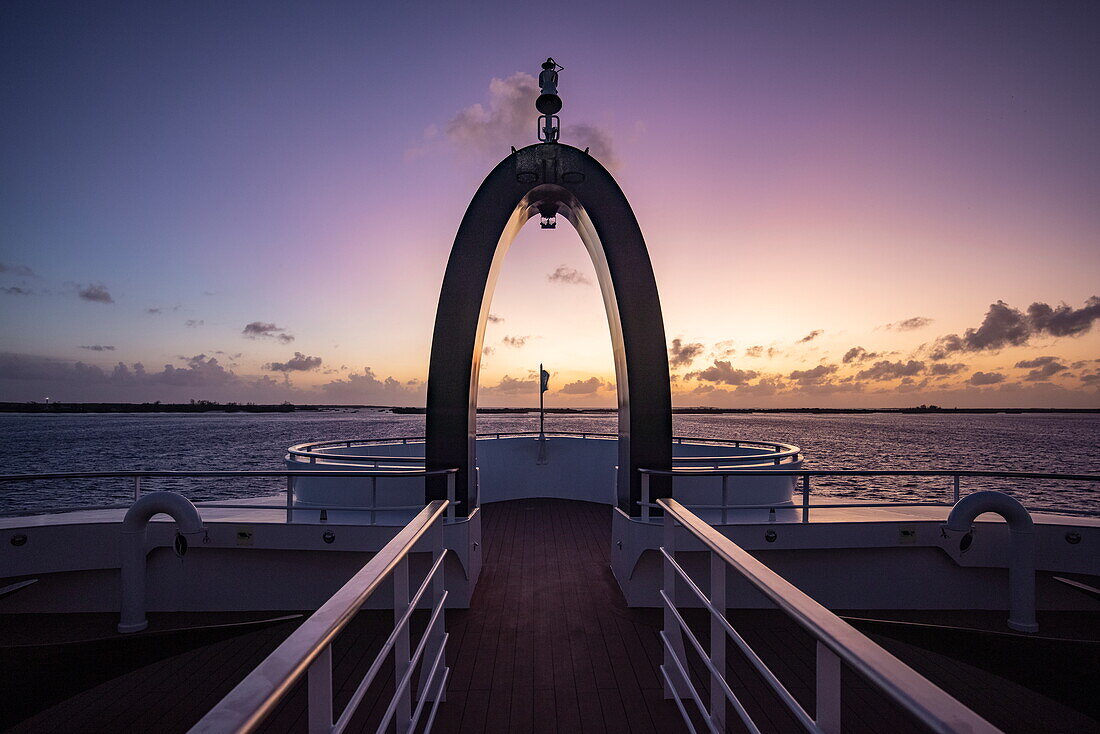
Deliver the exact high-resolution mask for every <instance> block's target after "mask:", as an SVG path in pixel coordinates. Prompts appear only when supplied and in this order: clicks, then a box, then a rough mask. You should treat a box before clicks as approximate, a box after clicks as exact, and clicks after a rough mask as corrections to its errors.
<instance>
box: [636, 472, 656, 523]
mask: <svg viewBox="0 0 1100 734" xmlns="http://www.w3.org/2000/svg"><path fill="white" fill-rule="evenodd" d="M641 499H642V501H641V503H640V505H641V506H640V507H639V508H638V509H639V510H640V511H641V513H640V514H641V516H642V519H643V520H645V521H646V522H649V515H650V512H649V505H650V503H651V502H652V501H653V500H652V499H650V497H649V475H648V474H646V473H645V472H643V473H642V498H641Z"/></svg>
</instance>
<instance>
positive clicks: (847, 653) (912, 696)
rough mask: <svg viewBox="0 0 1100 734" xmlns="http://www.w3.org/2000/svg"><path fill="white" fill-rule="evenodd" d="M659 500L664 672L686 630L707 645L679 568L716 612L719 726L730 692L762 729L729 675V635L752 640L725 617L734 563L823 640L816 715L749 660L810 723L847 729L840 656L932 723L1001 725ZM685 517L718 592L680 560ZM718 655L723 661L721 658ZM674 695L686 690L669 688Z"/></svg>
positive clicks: (711, 665) (713, 720)
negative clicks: (688, 616)
mask: <svg viewBox="0 0 1100 734" xmlns="http://www.w3.org/2000/svg"><path fill="white" fill-rule="evenodd" d="M657 504H658V505H659V506H660V507H661V509H662V510H664V511H665V546H664V547H663V548H662V552H663V554H664V558H665V581H664V586H665V588H664V591H663V592H662V597H663V598H664V600H665V634H666V637H667V636H671V639H668V640H666V646H665V650H666V653H665V660H666V663H665V665H664V666H662V672H663V673H664V675H665V676H666V680H669V679H671V678H672V677H673V676H672V671H673V670H678V669H679V668H680V667H681V666H682V665H683V664H682V663H681V662H680V661H681V660H684V659H685V658H684V657H683V655H684V649H683V637H682V635H684V634H686V635H687V637H688V639H689V640H690V641H691V642H692V643H693V645H694V646H696V648H697V650H699V651H701V650H702V647H701V645H700V644H699V642H698V640H697V639H696V638H695V637H694V635H693V633H692V632H691V630H690V629H688V628H687V625H686V624H684V623H683V618H682V617H680V615H679V614H678V613H677V612H676V608H675V607H676V599H675V586H676V584H675V576H679V577H680V578H683V579H684V580H685V581H686V582H687V583H688V586H689V588H692V589H693V591H694V592H695V593H696V594H697V595H698V596H699V599H700V601H701V602H702V603H703V605H704V607H705V608H706V609H707V610H708V611H709V612H710V614H711V618H712V624H711V645H712V648H711V652H710V655H709V657H708V656H707V655H702V657H703V660H704V664H706V667H707V668H708V670H709V672H710V674H711V706H710V713H709V715H708V716H706V717H705V718H706V721H707V724H708V727H709V728H710V729H711V731H720V730H721V729H722V727H723V725H724V721H723V720H722V717H723V716H724V712H725V708H724V706H725V702H724V700H722V699H723V698H724V699H726V700H729V701H730V703H731V704H733V706H734V709H735V710H737V711H738V714H739V715H742V718H743V720H745V723H746V725H747V726H749V728H750V730H752V729H755V725H754V724H752V722H751V720H747V714H742V712H743V711H744V709H743V708H741V707H740V704H739V702H737V701H736V697H735V696H733V694H732V692H731V691H730V689H729V688H728V686H727V685H726V684H725V681H724V675H725V662H724V661H725V644H726V638H727V636H729V637H732V638H733V639H734V641H735V642H737V643H738V645H739V646H742V643H744V640H743V639H742V638H741V637H740V635H737V633H736V631H735V630H734V629H733V627H732V626H731V625H729V623H728V621H727V620H726V618H725V608H726V599H725V593H724V591H725V576H726V573H727V571H728V569H730V568H732V569H734V570H735V571H737V572H738V573H739V574H740V575H741V576H742V577H743V578H744V579H745V580H746V581H748V582H749V583H750V584H751V585H752V586H754V587H755V588H756V589H758V590H759V591H761V592H762V593H763V594H764V595H765V596H766V597H768V599H770V600H771V601H772V602H774V603H775V605H776V606H777V607H778V608H779V609H780V611H782V612H783V613H784V614H786V615H787V616H788V617H790V618H791V619H793V620H794V621H795V622H797V623H798V624H799V626H801V627H802V628H803V629H805V630H806V631H807V632H809V633H810V634H811V635H812V636H813V637H814V638H815V639H816V640H817V643H818V644H817V654H818V660H817V695H816V699H817V715H816V718H814V719H811V718H810V716H809V714H808V713H807V712H805V711H804V710H803V709H802V708H801V706H798V704H797V702H795V701H794V699H793V697H791V696H790V694H789V693H788V692H787V691H786V690H785V689H784V688H783V687H782V685H778V687H777V684H778V683H779V682H778V679H776V678H775V676H774V674H772V672H771V671H770V670H769V669H767V666H765V665H764V663H763V661H761V660H760V659H759V658H758V657H757V656H756V655H755V654H752V655H749V656H747V657H748V659H749V662H751V663H752V664H753V665H754V667H756V668H757V670H759V671H760V672H761V674H762V675H763V676H764V679H765V681H766V682H767V683H768V684H769V685H770V686H771V687H772V689H773V690H775V692H776V694H777V695H778V696H779V697H780V700H782V701H783V702H784V703H785V704H786V705H787V707H788V708H790V710H791V712H792V713H793V714H794V715H795V717H796V718H797V719H799V721H800V722H801V723H802V724H803V726H804V727H805V728H806V729H807V730H809V731H823V732H835V731H840V663H841V662H843V663H845V664H847V665H848V666H849V667H850V668H852V669H853V670H854V671H855V672H857V673H858V674H859V675H861V676H862V677H863V678H865V679H866V680H867V681H869V682H870V683H871V684H872V685H873V686H875V687H876V688H878V689H879V690H880V691H882V692H883V693H884V694H885V695H886V696H887V697H888V698H890V699H891V700H892V701H894V702H895V703H897V704H898V705H899V706H901V707H902V708H904V709H905V710H906V711H908V712H909V713H911V714H912V715H913V716H915V717H916V718H917V720H918V721H920V722H921V723H922V724H923V725H925V726H926V727H928V728H929V729H930V730H932V731H935V732H943V733H944V734H953V733H954V732H961V731H965V732H973V733H977V732H997V731H999V730H998V729H997V728H996V727H994V726H993V725H992V724H990V723H989V722H987V721H986V720H985V719H983V718H982V717H980V716H978V715H977V714H976V713H974V712H973V711H971V710H970V709H968V708H967V707H966V706H964V705H963V704H961V703H959V702H958V701H957V700H956V699H954V698H953V697H951V696H950V695H948V694H947V693H946V692H944V691H943V690H942V689H940V688H939V687H937V686H936V685H934V684H933V683H931V682H930V681H929V680H928V679H927V678H925V677H923V676H922V675H920V674H919V673H917V672H916V671H915V670H913V669H912V668H910V667H909V666H908V665H906V664H905V663H903V662H902V661H900V660H898V659H897V658H896V657H894V656H893V655H891V654H890V653H889V652H887V651H886V650H884V649H883V648H882V647H880V646H879V645H877V644H875V643H874V642H872V641H871V640H870V639H869V638H868V637H867V636H866V635H864V634H863V633H861V632H859V631H858V630H856V629H855V628H854V627H852V626H851V625H849V624H848V623H847V622H845V621H843V620H842V619H840V618H839V617H837V616H836V615H835V614H833V613H832V612H830V611H829V610H828V609H826V608H825V607H823V606H822V605H821V604H819V603H818V602H816V601H814V600H813V599H811V598H810V597H809V596H807V595H806V594H805V593H804V592H802V591H800V590H799V589H798V588H796V587H795V586H794V585H793V584H791V583H790V582H789V581H787V580H786V579H784V578H783V577H782V576H780V575H779V574H777V573H776V572H775V571H772V570H771V569H770V568H768V567H767V566H765V565H764V564H763V563H761V562H760V561H758V560H757V559H755V558H753V557H752V556H751V555H749V553H747V552H746V551H745V550H744V549H742V548H741V547H740V546H738V545H737V544H736V543H734V542H733V541H731V540H730V539H729V538H727V537H725V536H724V535H722V534H721V533H719V532H718V531H717V530H715V529H714V528H713V527H711V526H710V525H708V524H707V523H705V522H703V520H701V519H699V518H698V517H697V516H696V515H694V514H692V513H691V512H690V511H689V510H688V509H687V508H685V507H684V506H683V505H681V504H680V503H679V502H677V501H676V500H674V499H659V500H657ZM677 524H679V525H680V526H682V527H683V528H685V529H686V530H687V531H688V532H689V533H691V534H692V535H693V536H694V537H695V538H697V539H698V540H699V541H700V542H702V543H703V545H704V546H706V547H707V549H708V550H709V551H710V552H711V553H712V554H713V555H712V557H711V558H712V562H711V580H712V589H713V590H712V595H711V597H710V598H708V597H706V596H704V595H703V592H702V591H701V590H699V588H698V587H697V586H696V585H695V584H694V582H693V581H692V580H691V579H690V577H688V575H687V573H686V572H685V571H684V570H683V568H682V567H680V565H679V564H678V563H676V561H675V558H674V554H675V527H676V525H677ZM742 649H744V648H742ZM718 662H720V663H721V664H720V665H718V664H717V663H718ZM678 677H679V679H680V680H679V681H678V682H679V683H683V684H684V685H685V688H686V689H687V692H688V694H689V695H690V697H691V698H692V699H694V700H695V703H696V705H697V706H699V707H700V708H703V702H702V700H701V698H700V697H699V695H698V692H697V691H696V690H695V687H694V685H693V684H692V683H691V680H690V679H687V678H684V677H683V676H678ZM719 677H721V678H722V680H721V682H719V680H718V679H719ZM669 682H671V681H669ZM667 685H668V684H667V683H666V686H667ZM669 687H670V688H671V687H672V686H669ZM716 691H720V692H722V694H723V695H722V696H720V697H718V696H715V692H716ZM784 694H786V695H784ZM666 695H668V696H671V695H679V694H678V693H675V694H674V693H672V692H671V691H669V692H666ZM731 697H732V698H731ZM719 702H720V703H721V704H722V705H721V707H719V706H718V705H717V704H718V703H719ZM792 704H793V705H792Z"/></svg>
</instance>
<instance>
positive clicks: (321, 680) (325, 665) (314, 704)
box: [306, 644, 332, 734]
mask: <svg viewBox="0 0 1100 734" xmlns="http://www.w3.org/2000/svg"><path fill="white" fill-rule="evenodd" d="M306 679H307V683H306V687H307V689H308V698H307V700H308V707H309V708H308V710H307V712H306V716H307V718H308V719H309V732H310V734H319V733H320V732H330V731H332V645H331V644H328V645H325V649H324V650H322V651H321V652H320V654H319V655H318V656H317V657H316V659H314V661H313V662H312V663H310V665H309V672H308V673H306Z"/></svg>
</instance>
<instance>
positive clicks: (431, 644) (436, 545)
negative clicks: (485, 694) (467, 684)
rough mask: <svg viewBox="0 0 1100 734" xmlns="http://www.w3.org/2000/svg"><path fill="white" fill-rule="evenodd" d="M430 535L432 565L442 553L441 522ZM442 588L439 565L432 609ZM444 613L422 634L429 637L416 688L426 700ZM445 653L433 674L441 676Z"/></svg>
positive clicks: (444, 693) (441, 696) (444, 696)
mask: <svg viewBox="0 0 1100 734" xmlns="http://www.w3.org/2000/svg"><path fill="white" fill-rule="evenodd" d="M431 537H432V565H433V567H434V565H435V563H436V561H438V560H439V558H440V556H442V555H443V524H442V523H440V522H436V523H435V524H434V526H433V528H432V530H431ZM444 588H445V584H444V583H443V567H442V566H440V567H439V570H438V571H436V574H435V576H434V577H433V578H432V609H435V607H437V606H439V603H440V602H441V601H442V600H443V592H444ZM444 614H445V612H440V613H439V617H438V618H437V619H436V622H435V624H434V625H432V627H431V629H426V630H424V634H426V635H430V636H431V637H430V638H429V641H428V644H427V645H426V646H425V648H424V654H423V657H421V663H420V685H419V686H417V690H418V691H420V696H421V699H422V700H428V701H430V700H433V699H431V698H429V697H430V696H431V695H432V689H433V688H434V686H433V683H434V681H433V680H431V679H430V678H429V677H428V676H429V674H431V672H432V670H431V667H432V665H431V661H432V660H434V659H435V654H436V653H437V652H438V651H439V648H440V647H441V646H442V645H443V644H444V643H443V637H444V635H445V634H446V627H445V625H444ZM446 655H447V654H446V653H444V654H443V660H442V661H441V662H440V665H441V666H443V667H442V668H441V669H438V670H436V671H435V674H436V675H437V676H442V675H443V672H444V670H443V669H445V668H446V667H447V657H446ZM439 700H440V701H446V700H447V691H446V690H440V691H439Z"/></svg>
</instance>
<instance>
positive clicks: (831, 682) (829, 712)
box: [815, 640, 840, 734]
mask: <svg viewBox="0 0 1100 734" xmlns="http://www.w3.org/2000/svg"><path fill="white" fill-rule="evenodd" d="M816 698H817V716H816V717H815V721H816V723H817V725H818V726H819V727H821V730H822V731H823V732H825V734H840V658H839V657H837V654H836V653H835V652H833V651H832V650H830V649H829V648H828V647H826V646H825V644H824V643H822V642H821V641H820V640H818V642H817V696H816Z"/></svg>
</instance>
